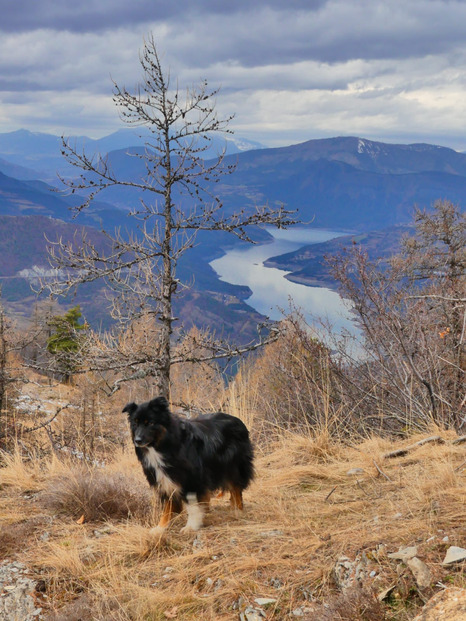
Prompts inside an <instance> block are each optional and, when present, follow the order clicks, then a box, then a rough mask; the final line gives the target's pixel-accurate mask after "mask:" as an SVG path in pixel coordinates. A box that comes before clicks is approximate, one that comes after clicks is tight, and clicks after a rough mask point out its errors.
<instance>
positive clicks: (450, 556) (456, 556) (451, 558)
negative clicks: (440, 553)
mask: <svg viewBox="0 0 466 621" xmlns="http://www.w3.org/2000/svg"><path fill="white" fill-rule="evenodd" d="M465 560H466V550H465V549H464V548H458V546H450V547H449V548H448V550H447V553H446V555H445V558H444V559H443V563H442V565H450V564H451V563H459V562H460V561H465Z"/></svg>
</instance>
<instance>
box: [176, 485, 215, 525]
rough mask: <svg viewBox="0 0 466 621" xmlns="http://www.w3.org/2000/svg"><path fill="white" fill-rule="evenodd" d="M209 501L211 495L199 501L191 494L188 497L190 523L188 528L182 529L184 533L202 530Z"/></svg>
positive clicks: (187, 506)
mask: <svg viewBox="0 0 466 621" xmlns="http://www.w3.org/2000/svg"><path fill="white" fill-rule="evenodd" d="M209 500H210V494H208V495H206V496H205V497H204V496H203V497H202V498H201V499H200V500H199V501H198V498H197V496H196V494H193V493H190V494H188V495H187V501H188V503H187V505H186V511H187V512H188V521H187V523H186V526H184V527H183V528H182V529H181V532H182V533H189V532H190V531H196V530H199V529H200V528H201V526H202V522H203V520H204V514H205V511H206V506H208V503H209Z"/></svg>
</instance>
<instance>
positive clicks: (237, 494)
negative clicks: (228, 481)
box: [230, 486, 243, 510]
mask: <svg viewBox="0 0 466 621" xmlns="http://www.w3.org/2000/svg"><path fill="white" fill-rule="evenodd" d="M230 505H231V506H232V507H233V508H234V509H241V510H243V492H242V491H241V490H240V488H239V487H233V486H231V487H230Z"/></svg>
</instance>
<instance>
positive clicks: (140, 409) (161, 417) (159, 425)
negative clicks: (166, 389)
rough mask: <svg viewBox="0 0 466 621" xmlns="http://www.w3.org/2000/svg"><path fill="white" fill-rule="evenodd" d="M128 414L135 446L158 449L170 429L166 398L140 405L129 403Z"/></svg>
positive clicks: (124, 409) (126, 407)
mask: <svg viewBox="0 0 466 621" xmlns="http://www.w3.org/2000/svg"><path fill="white" fill-rule="evenodd" d="M123 412H127V414H128V420H129V424H130V427H131V436H132V438H133V442H134V445H135V446H137V447H139V448H144V447H147V446H152V447H154V448H157V447H158V445H159V444H160V442H161V441H162V440H163V438H164V437H165V435H166V433H167V430H168V429H169V427H170V411H169V409H168V401H167V400H166V399H165V397H157V398H156V399H152V401H146V402H145V403H141V404H140V405H138V404H137V403H128V404H127V405H125V407H124V408H123Z"/></svg>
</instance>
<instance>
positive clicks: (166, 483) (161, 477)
mask: <svg viewBox="0 0 466 621" xmlns="http://www.w3.org/2000/svg"><path fill="white" fill-rule="evenodd" d="M145 453H146V454H145V455H144V461H145V464H146V466H148V467H150V468H153V469H154V470H155V473H156V476H157V485H158V487H159V488H160V490H161V491H162V492H163V493H164V494H166V495H167V496H171V495H172V494H175V493H177V492H179V491H180V487H179V485H177V484H176V483H175V482H174V481H172V480H171V479H170V477H169V476H168V475H167V473H166V472H165V464H164V461H163V457H162V456H161V455H160V453H157V451H156V450H155V449H154V448H153V447H151V446H150V447H148V448H147V449H146V451H145Z"/></svg>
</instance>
